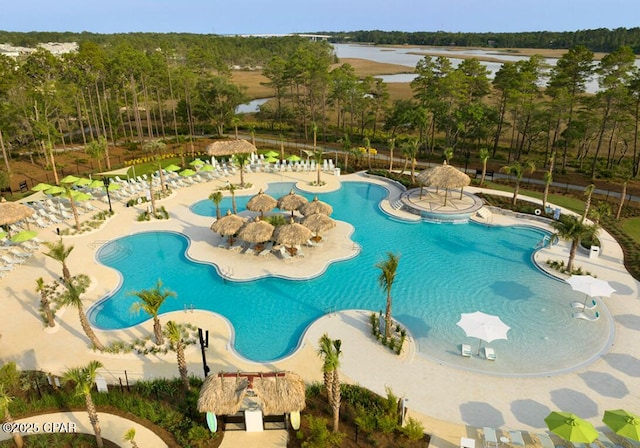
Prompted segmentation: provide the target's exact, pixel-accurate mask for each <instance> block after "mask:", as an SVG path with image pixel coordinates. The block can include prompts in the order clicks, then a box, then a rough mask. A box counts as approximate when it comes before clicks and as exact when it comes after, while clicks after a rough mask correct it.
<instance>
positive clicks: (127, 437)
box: [122, 428, 138, 448]
mask: <svg viewBox="0 0 640 448" xmlns="http://www.w3.org/2000/svg"><path fill="white" fill-rule="evenodd" d="M135 438H136V429H135V428H129V429H128V430H127V432H125V433H124V437H123V438H122V440H124V441H125V442H129V443H130V444H131V448H138V444H137V443H136V441H135V440H134V439H135Z"/></svg>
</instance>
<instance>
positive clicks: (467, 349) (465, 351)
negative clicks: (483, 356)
mask: <svg viewBox="0 0 640 448" xmlns="http://www.w3.org/2000/svg"><path fill="white" fill-rule="evenodd" d="M460 354H461V355H462V356H465V357H467V358H469V357H470V356H471V346H470V345H469V344H462V346H461V347H460Z"/></svg>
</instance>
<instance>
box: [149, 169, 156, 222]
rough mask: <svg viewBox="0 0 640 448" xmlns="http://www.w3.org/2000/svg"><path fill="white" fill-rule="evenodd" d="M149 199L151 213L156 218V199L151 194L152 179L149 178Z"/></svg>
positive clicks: (152, 193)
mask: <svg viewBox="0 0 640 448" xmlns="http://www.w3.org/2000/svg"><path fill="white" fill-rule="evenodd" d="M149 199H151V213H152V214H153V216H156V197H155V194H154V192H153V177H152V176H149Z"/></svg>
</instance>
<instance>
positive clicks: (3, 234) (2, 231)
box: [0, 230, 7, 240]
mask: <svg viewBox="0 0 640 448" xmlns="http://www.w3.org/2000/svg"><path fill="white" fill-rule="evenodd" d="M5 236H7V232H5V231H4V230H0V240H1V239H3V238H4V237H5Z"/></svg>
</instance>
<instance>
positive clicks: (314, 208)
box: [300, 196, 333, 216]
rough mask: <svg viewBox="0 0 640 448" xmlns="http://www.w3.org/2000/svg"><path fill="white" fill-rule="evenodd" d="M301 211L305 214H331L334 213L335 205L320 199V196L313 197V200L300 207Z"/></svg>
mask: <svg viewBox="0 0 640 448" xmlns="http://www.w3.org/2000/svg"><path fill="white" fill-rule="evenodd" d="M300 213H302V214H303V215H304V216H307V215H313V214H314V213H321V214H323V215H327V216H329V215H331V213H333V207H331V206H330V205H329V204H327V203H326V202H322V201H321V200H319V199H318V196H316V197H314V198H313V201H311V202H307V203H306V204H304V205H303V206H302V207H300Z"/></svg>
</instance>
